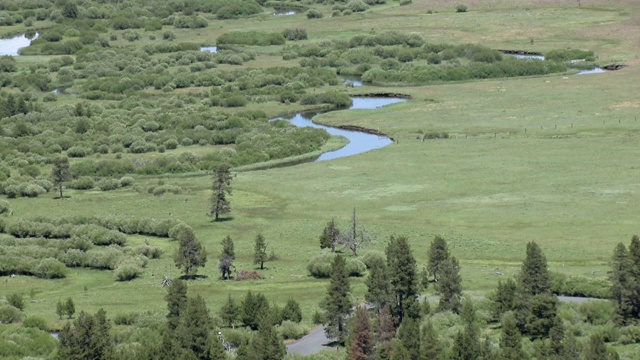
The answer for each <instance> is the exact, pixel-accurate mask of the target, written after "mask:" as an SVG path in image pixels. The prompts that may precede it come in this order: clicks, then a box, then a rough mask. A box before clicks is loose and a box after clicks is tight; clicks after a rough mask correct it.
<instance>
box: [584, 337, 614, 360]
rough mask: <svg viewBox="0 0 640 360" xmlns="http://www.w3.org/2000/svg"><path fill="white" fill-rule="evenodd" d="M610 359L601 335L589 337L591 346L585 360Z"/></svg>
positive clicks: (589, 345) (586, 350)
mask: <svg viewBox="0 0 640 360" xmlns="http://www.w3.org/2000/svg"><path fill="white" fill-rule="evenodd" d="M607 357H608V353H607V345H606V344H605V343H604V338H603V337H602V335H600V334H593V335H591V336H590V337H589V344H588V345H587V348H586V349H585V353H584V360H605V359H607Z"/></svg>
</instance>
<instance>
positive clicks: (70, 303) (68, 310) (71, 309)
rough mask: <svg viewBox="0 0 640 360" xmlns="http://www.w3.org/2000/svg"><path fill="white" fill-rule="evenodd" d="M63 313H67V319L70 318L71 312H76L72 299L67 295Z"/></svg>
mask: <svg viewBox="0 0 640 360" xmlns="http://www.w3.org/2000/svg"><path fill="white" fill-rule="evenodd" d="M64 313H65V314H66V315H67V319H71V318H72V317H73V314H75V313H76V306H75V304H74V303H73V299H72V298H70V297H68V298H67V301H65V302H64Z"/></svg>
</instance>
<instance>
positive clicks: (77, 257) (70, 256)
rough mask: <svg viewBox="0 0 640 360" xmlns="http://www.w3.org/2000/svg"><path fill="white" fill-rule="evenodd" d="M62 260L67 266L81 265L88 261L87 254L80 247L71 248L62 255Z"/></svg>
mask: <svg viewBox="0 0 640 360" xmlns="http://www.w3.org/2000/svg"><path fill="white" fill-rule="evenodd" d="M62 262H64V264H65V265H66V266H67V267H81V266H83V265H84V264H85V263H86V262H87V255H86V253H85V252H84V251H82V250H80V249H69V250H67V252H66V253H65V254H64V255H63V256H62Z"/></svg>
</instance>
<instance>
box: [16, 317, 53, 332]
mask: <svg viewBox="0 0 640 360" xmlns="http://www.w3.org/2000/svg"><path fill="white" fill-rule="evenodd" d="M22 326H24V327H25V328H35V329H39V330H42V331H47V332H48V331H50V327H49V324H48V323H47V320H45V319H44V318H42V317H39V316H28V317H27V318H25V319H24V320H23V321H22Z"/></svg>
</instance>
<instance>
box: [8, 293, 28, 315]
mask: <svg viewBox="0 0 640 360" xmlns="http://www.w3.org/2000/svg"><path fill="white" fill-rule="evenodd" d="M6 298H7V303H9V305H11V306H13V307H14V308H16V309H18V310H20V311H23V310H24V307H25V303H24V298H23V296H22V294H18V293H12V294H8V295H7V296H6Z"/></svg>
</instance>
